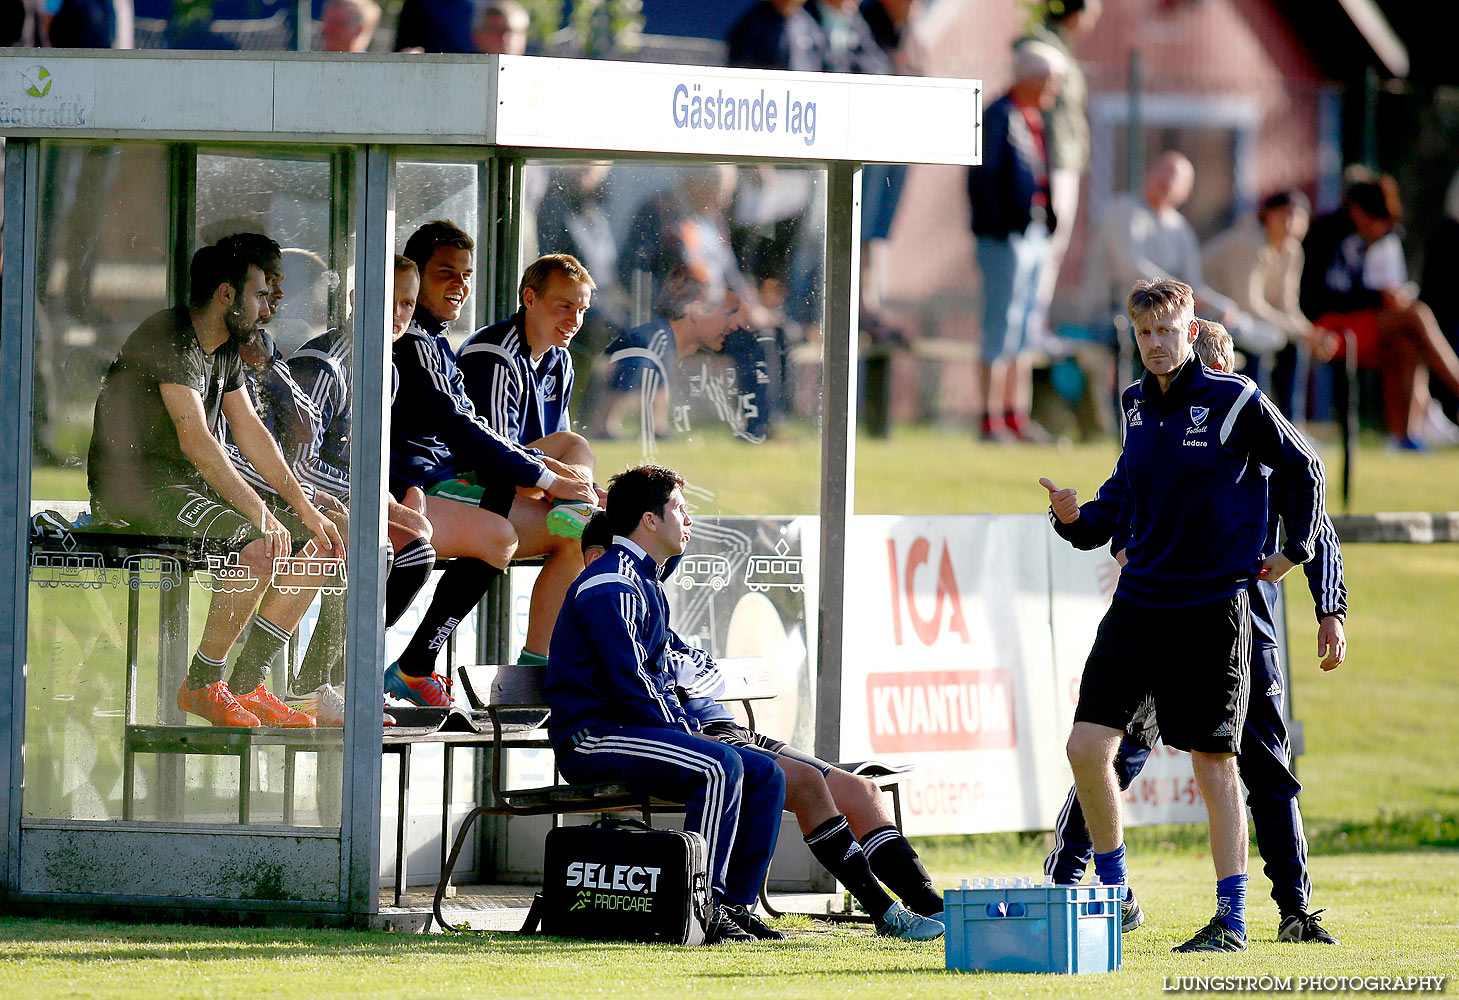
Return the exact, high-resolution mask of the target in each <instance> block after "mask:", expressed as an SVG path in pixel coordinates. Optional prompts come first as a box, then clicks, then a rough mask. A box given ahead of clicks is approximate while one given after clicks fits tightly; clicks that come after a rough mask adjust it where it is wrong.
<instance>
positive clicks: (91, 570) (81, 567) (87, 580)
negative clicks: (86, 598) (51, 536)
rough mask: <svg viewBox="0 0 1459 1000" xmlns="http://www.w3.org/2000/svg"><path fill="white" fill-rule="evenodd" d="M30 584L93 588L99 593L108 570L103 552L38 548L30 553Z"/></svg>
mask: <svg viewBox="0 0 1459 1000" xmlns="http://www.w3.org/2000/svg"><path fill="white" fill-rule="evenodd" d="M30 582H31V583H33V584H35V585H36V586H38V587H90V588H93V589H95V590H100V589H101V588H102V586H103V585H105V583H106V569H105V568H104V567H103V566H102V564H101V553H100V552H74V551H72V552H67V551H66V550H64V549H36V550H35V551H34V552H32V553H31V554H30Z"/></svg>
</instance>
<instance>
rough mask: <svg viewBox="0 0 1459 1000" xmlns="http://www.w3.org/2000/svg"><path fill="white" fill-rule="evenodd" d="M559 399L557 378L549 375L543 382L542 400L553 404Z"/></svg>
mask: <svg viewBox="0 0 1459 1000" xmlns="http://www.w3.org/2000/svg"><path fill="white" fill-rule="evenodd" d="M556 398H557V376H556V375H548V376H547V377H546V378H544V379H543V380H542V399H543V401H545V402H549V403H550V402H552V401H553V400H554V399H556Z"/></svg>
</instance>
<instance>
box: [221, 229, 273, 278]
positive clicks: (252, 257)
mask: <svg viewBox="0 0 1459 1000" xmlns="http://www.w3.org/2000/svg"><path fill="white" fill-rule="evenodd" d="M214 246H217V247H219V248H220V249H222V250H226V251H228V252H229V253H236V254H237V255H238V256H240V257H242V258H243V259H244V260H246V261H248V262H249V263H250V264H255V265H257V266H258V269H259V270H260V271H268V270H270V268H269V267H268V265H269V264H274V265H276V267H274V268H273V270H278V269H279V268H282V267H283V265H284V250H283V248H282V247H280V246H279V245H278V243H276V242H275V241H273V240H272V239H270V238H269V237H267V236H265V235H264V234H263V233H234V234H232V235H231V236H225V237H223V238H222V239H221V240H219V241H218V242H217V243H215V244H214Z"/></svg>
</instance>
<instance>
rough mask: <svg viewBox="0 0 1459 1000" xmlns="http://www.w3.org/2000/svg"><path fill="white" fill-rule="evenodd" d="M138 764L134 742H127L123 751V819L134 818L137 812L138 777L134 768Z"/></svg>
mask: <svg viewBox="0 0 1459 1000" xmlns="http://www.w3.org/2000/svg"><path fill="white" fill-rule="evenodd" d="M136 766H137V754H136V752H135V751H133V750H132V744H131V743H130V742H128V743H127V745H126V749H125V750H123V751H122V768H123V770H122V819H124V820H129V819H133V818H134V816H135V813H136V808H137V807H136V794H137V777H136V775H135V774H134V773H133V769H134V768H136Z"/></svg>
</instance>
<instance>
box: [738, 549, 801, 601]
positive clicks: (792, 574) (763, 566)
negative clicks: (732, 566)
mask: <svg viewBox="0 0 1459 1000" xmlns="http://www.w3.org/2000/svg"><path fill="white" fill-rule="evenodd" d="M789 551H790V546H788V545H786V544H785V539H783V538H782V539H781V540H780V541H778V542H776V543H775V554H774V555H770V556H750V561H749V564H748V565H747V566H746V567H745V586H746V587H749V588H750V589H751V590H753V591H756V592H757V593H764V592H765V591H767V590H769V589H770V588H771V587H789V588H790V590H791V592H792V593H800V592H801V591H802V590H804V589H805V577H804V575H803V574H802V573H801V559H800V556H790V555H786V553H787V552H789Z"/></svg>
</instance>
